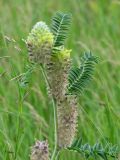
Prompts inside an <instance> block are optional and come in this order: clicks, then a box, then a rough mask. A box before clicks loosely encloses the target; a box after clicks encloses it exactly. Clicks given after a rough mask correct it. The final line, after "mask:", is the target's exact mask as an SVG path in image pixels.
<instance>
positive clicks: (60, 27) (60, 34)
mask: <svg viewBox="0 0 120 160" xmlns="http://www.w3.org/2000/svg"><path fill="white" fill-rule="evenodd" d="M70 24H71V14H65V13H61V12H57V13H56V14H55V16H54V17H53V18H52V26H51V30H52V33H53V35H54V47H60V46H62V45H64V41H65V39H66V38H67V34H68V30H69V26H70Z"/></svg>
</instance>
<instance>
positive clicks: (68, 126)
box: [57, 96, 78, 148]
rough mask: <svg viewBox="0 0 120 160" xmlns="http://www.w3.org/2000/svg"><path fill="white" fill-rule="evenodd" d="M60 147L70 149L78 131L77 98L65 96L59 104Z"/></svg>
mask: <svg viewBox="0 0 120 160" xmlns="http://www.w3.org/2000/svg"><path fill="white" fill-rule="evenodd" d="M57 115H58V146H59V147H60V148H65V147H69V146H70V145H71V144H72V142H73V140H74V137H75V134H76V129H77V117H78V112H77V99H76V97H75V96H64V99H63V100H61V101H59V102H58V107H57Z"/></svg>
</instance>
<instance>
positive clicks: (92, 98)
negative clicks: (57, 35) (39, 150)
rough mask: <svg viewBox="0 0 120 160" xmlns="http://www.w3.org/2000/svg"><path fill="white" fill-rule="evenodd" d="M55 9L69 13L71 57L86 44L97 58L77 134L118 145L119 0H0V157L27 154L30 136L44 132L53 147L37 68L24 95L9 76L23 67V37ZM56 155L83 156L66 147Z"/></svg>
mask: <svg viewBox="0 0 120 160" xmlns="http://www.w3.org/2000/svg"><path fill="white" fill-rule="evenodd" d="M56 11H63V12H71V13H72V16H73V20H72V22H73V23H72V25H71V29H70V33H69V39H68V40H67V42H66V45H67V47H68V48H71V49H73V51H72V55H71V56H72V58H73V59H74V62H77V61H78V60H79V59H80V56H81V55H82V53H83V52H84V51H89V50H91V51H92V52H93V53H94V54H95V55H97V56H99V57H100V59H101V61H100V63H99V64H98V65H97V67H96V72H95V76H94V79H93V81H92V83H91V84H90V86H89V88H88V89H87V90H86V91H85V92H84V94H83V95H82V96H81V97H80V100H79V109H78V111H79V122H78V133H77V134H78V135H79V136H81V137H82V138H83V142H84V143H86V142H89V143H90V144H91V145H92V144H94V143H95V142H96V141H101V142H103V144H104V143H105V141H107V140H109V141H110V142H111V143H113V144H118V146H120V1H119V0H60V1H56V0H0V160H29V154H30V146H31V145H33V144H34V142H35V139H40V140H43V139H46V138H47V139H48V142H49V144H50V148H51V150H52V148H53V145H54V141H53V139H54V137H53V132H54V125H53V124H54V123H53V109H52V103H51V101H50V99H49V98H48V96H47V91H46V87H45V82H44V79H43V76H42V73H41V71H40V69H38V70H37V71H36V72H35V73H34V74H33V75H32V78H31V83H30V87H29V88H27V89H26V94H25V95H24V96H23V93H24V92H25V91H24V90H23V89H21V88H20V87H19V85H18V83H17V82H16V81H14V80H13V81H11V79H12V78H13V77H16V76H18V75H19V74H21V73H23V72H24V70H25V64H26V63H27V58H28V56H27V49H26V46H25V43H24V42H23V40H22V39H26V37H27V36H28V33H29V32H30V30H31V28H32V26H33V25H34V24H35V23H36V22H37V21H41V20H42V21H46V23H47V24H48V25H50V23H51V21H50V19H51V17H52V15H53V14H54V13H55V12H56ZM6 36H8V37H10V39H11V42H9V41H8V40H7V39H6ZM12 39H14V40H15V41H16V42H14V41H13V40H12ZM60 157H61V160H82V158H81V157H80V156H79V155H78V154H76V153H71V152H68V151H62V153H61V156H60Z"/></svg>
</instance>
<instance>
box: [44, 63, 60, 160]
mask: <svg viewBox="0 0 120 160" xmlns="http://www.w3.org/2000/svg"><path fill="white" fill-rule="evenodd" d="M41 70H42V74H43V76H44V78H45V81H46V84H47V86H48V87H49V89H50V88H51V87H50V83H49V81H48V79H47V75H46V72H45V70H44V67H43V65H42V64H41ZM52 104H53V111H54V127H55V128H54V141H55V146H54V151H53V154H52V157H51V160H57V159H56V158H57V157H58V156H57V155H58V152H59V151H58V150H57V149H58V147H57V146H58V137H57V128H58V126H57V105H56V101H55V99H54V97H53V96H52Z"/></svg>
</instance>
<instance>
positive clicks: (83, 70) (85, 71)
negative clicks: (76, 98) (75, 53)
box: [67, 52, 97, 95]
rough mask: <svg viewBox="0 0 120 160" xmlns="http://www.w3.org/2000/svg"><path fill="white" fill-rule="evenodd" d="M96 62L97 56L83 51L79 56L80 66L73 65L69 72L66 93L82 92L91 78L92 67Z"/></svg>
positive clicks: (76, 93)
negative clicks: (80, 56) (81, 55)
mask: <svg viewBox="0 0 120 160" xmlns="http://www.w3.org/2000/svg"><path fill="white" fill-rule="evenodd" d="M96 63H97V57H95V56H93V55H92V54H91V52H90V53H85V54H84V55H83V57H82V58H81V66H80V67H79V68H78V67H74V68H72V69H71V70H70V72H69V77H68V81H69V85H68V87H67V89H68V93H67V94H75V95H78V94H80V93H82V92H83V90H84V89H85V87H86V86H87V85H88V83H89V82H90V80H91V79H92V76H93V73H94V67H95V64H96Z"/></svg>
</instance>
